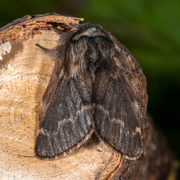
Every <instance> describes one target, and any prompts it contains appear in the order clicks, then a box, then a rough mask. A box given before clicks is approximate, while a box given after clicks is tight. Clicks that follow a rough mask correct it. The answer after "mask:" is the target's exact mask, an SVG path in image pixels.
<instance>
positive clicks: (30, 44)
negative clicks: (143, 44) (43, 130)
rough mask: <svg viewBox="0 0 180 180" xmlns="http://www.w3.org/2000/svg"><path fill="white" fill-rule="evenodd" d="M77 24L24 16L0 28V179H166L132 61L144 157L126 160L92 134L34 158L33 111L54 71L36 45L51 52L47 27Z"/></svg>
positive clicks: (53, 38)
mask: <svg viewBox="0 0 180 180" xmlns="http://www.w3.org/2000/svg"><path fill="white" fill-rule="evenodd" d="M80 21H83V19H79V18H74V17H69V16H62V15H58V14H46V15H36V16H25V17H23V18H21V19H18V20H15V21H14V22H12V23H10V24H8V25H6V26H5V27H3V28H1V29H0V42H1V44H0V59H1V61H0V72H1V73H0V97H1V98H0V120H1V124H0V143H1V146H0V174H1V178H2V179H62V180H66V179H67V180H69V179H72V180H73V179H81V180H83V179H84V180H88V179H89V180H90V179H99V180H104V179H147V180H148V179H149V180H153V179H154V180H155V179H166V177H167V176H168V173H169V170H170V168H171V166H172V163H173V156H172V154H171V151H170V150H169V148H168V146H167V144H166V141H165V138H164V137H163V136H162V135H161V133H159V131H158V130H157V129H156V128H155V127H154V125H153V123H152V120H151V118H149V117H147V116H146V118H145V119H144V117H145V113H146V107H147V94H146V81H145V77H144V75H143V73H142V71H141V69H140V68H139V65H137V64H136V62H135V61H133V62H131V61H129V60H127V62H126V63H127V64H128V63H129V66H132V68H133V67H135V68H136V70H137V69H138V70H137V72H135V73H134V75H132V74H129V76H133V78H134V79H135V80H136V81H132V82H130V83H132V84H134V85H135V87H138V90H137V91H138V93H137V97H136V98H138V102H140V104H141V105H140V110H139V112H140V113H139V112H137V115H139V116H140V117H141V122H140V124H141V129H142V132H143V144H144V148H143V150H144V153H143V155H142V156H141V157H140V158H139V159H138V160H135V161H130V160H127V159H126V158H125V157H124V156H123V155H121V154H120V153H118V152H116V151H114V150H113V149H112V148H111V147H109V146H107V145H106V144H105V143H103V142H102V141H100V140H99V139H98V138H97V137H96V135H94V134H93V136H92V138H91V139H90V140H89V141H88V142H87V143H86V144H85V145H83V146H82V147H80V148H79V149H77V150H76V151H75V152H73V153H71V154H69V155H67V156H65V157H61V158H58V159H42V158H41V159H40V158H38V157H37V156H36V153H35V149H34V148H35V140H36V135H37V131H38V127H39V108H40V104H41V100H42V96H43V94H44V92H45V89H46V87H47V85H48V82H49V79H50V77H51V73H52V70H53V67H54V62H53V61H51V59H50V57H48V56H47V55H46V54H44V53H43V52H42V51H41V49H40V48H38V47H37V46H36V43H39V44H40V45H42V46H44V47H46V48H49V49H50V48H53V47H55V46H56V45H57V43H58V39H59V36H58V35H57V33H56V32H55V31H53V30H52V29H51V28H49V27H54V28H56V29H59V30H60V31H62V33H64V32H68V31H70V30H71V29H73V28H74V26H75V25H76V24H78V23H80ZM120 46H122V45H121V44H120ZM122 48H125V47H124V46H122ZM125 53H126V52H125ZM127 74H128V71H127ZM133 78H132V79H133ZM138 113H139V114H138Z"/></svg>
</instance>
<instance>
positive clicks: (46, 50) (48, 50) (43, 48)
mask: <svg viewBox="0 0 180 180" xmlns="http://www.w3.org/2000/svg"><path fill="white" fill-rule="evenodd" d="M36 46H37V47H39V48H40V49H42V50H43V51H44V52H45V53H46V54H48V53H49V52H50V51H51V50H50V49H47V48H45V47H43V46H41V45H39V44H38V43H36Z"/></svg>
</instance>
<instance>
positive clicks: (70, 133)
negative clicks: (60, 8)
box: [35, 23, 143, 160]
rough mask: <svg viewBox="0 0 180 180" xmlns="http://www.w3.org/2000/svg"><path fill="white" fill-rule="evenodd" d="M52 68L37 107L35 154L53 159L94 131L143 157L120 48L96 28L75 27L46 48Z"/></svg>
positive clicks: (133, 156) (131, 155)
mask: <svg viewBox="0 0 180 180" xmlns="http://www.w3.org/2000/svg"><path fill="white" fill-rule="evenodd" d="M37 46H39V47H40V48H41V49H43V50H44V52H46V53H48V54H49V55H50V56H51V57H52V58H53V59H54V60H55V67H54V70H53V73H52V76H51V79H50V81H49V85H48V87H47V89H46V92H45V94H44V96H43V99H42V105H41V108H40V117H39V118H40V123H39V129H40V130H39V133H38V136H37V138H36V147H35V150H36V153H37V155H39V156H41V157H55V156H57V155H61V154H65V153H68V152H69V151H71V150H73V149H76V148H78V147H80V146H81V145H83V144H84V143H85V142H86V141H87V140H88V139H89V138H90V137H91V135H92V133H93V132H95V133H96V135H97V136H98V137H99V138H100V139H101V140H103V141H104V142H106V143H108V144H109V145H110V146H111V147H113V148H114V149H115V150H117V151H118V152H120V153H122V154H124V155H125V156H126V158H128V159H131V160H134V159H137V158H138V157H140V156H141V154H142V147H143V144H142V139H141V129H140V125H139V119H138V118H137V116H136V115H135V112H134V109H133V106H132V103H133V102H132V101H133V98H132V96H133V95H132V92H131V91H130V90H129V88H128V87H127V82H126V79H125V77H124V73H123V72H122V69H121V68H119V66H120V65H121V64H123V63H124V62H123V60H122V58H121V50H120V48H119V47H118V45H117V43H116V42H115V41H114V40H113V37H112V36H111V35H110V34H109V33H108V32H106V31H105V30H103V29H102V28H101V27H99V26H96V25H92V24H86V23H85V24H79V25H77V26H76V30H74V31H70V32H67V33H64V34H61V37H60V40H59V45H58V46H57V47H55V48H54V49H51V50H49V49H46V48H44V47H42V46H40V45H38V44H37Z"/></svg>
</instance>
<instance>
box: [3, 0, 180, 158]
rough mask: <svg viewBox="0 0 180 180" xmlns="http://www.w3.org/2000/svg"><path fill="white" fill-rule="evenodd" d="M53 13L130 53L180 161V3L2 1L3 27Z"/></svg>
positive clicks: (151, 109)
mask: <svg viewBox="0 0 180 180" xmlns="http://www.w3.org/2000/svg"><path fill="white" fill-rule="evenodd" d="M50 12H57V13H61V14H67V15H72V16H76V17H82V18H84V19H85V22H90V23H92V24H100V25H101V26H103V27H104V29H106V30H107V31H109V32H111V33H112V35H114V36H115V37H117V38H118V39H119V41H120V42H121V43H122V44H124V45H125V46H126V47H127V48H128V49H129V50H130V52H131V54H132V55H133V56H134V57H135V58H136V60H137V61H138V63H139V64H140V66H141V67H142V69H143V72H144V74H145V76H146V78H147V90H148V95H149V102H148V112H149V113H150V114H151V116H152V117H153V119H154V121H155V123H156V125H157V126H158V127H159V129H160V130H161V131H162V132H163V133H164V134H165V135H166V136H167V140H168V143H169V146H170V147H171V148H172V149H173V151H174V152H175V155H176V157H177V159H180V115H179V113H180V105H179V104H180V103H179V101H180V95H179V93H180V1H179V0H171V1H169V0H146V1H144V0H133V1H132V0H76V1H75V0H67V1H62V0H59V1H56V0H38V1H37V0H31V1H25V0H17V1H15V0H1V2H0V17H1V18H0V26H1V27H2V26H4V25H6V24H7V23H9V22H12V21H13V20H15V19H17V18H21V17H23V16H24V15H35V14H44V13H50Z"/></svg>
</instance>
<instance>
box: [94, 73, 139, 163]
mask: <svg viewBox="0 0 180 180" xmlns="http://www.w3.org/2000/svg"><path fill="white" fill-rule="evenodd" d="M115 74H116V75H115ZM123 83H124V82H123V81H122V79H121V77H120V75H119V74H118V73H113V76H110V75H109V74H108V73H106V72H105V71H101V72H98V73H97V78H96V80H95V84H94V87H93V89H94V91H93V103H94V106H95V107H94V108H95V109H94V121H95V128H96V133H97V135H98V136H99V137H100V139H102V140H104V141H105V142H107V143H108V144H110V145H111V146H112V147H113V148H115V149H116V150H117V151H119V152H121V153H123V154H125V155H126V157H127V158H129V159H132V160H133V159H137V158H138V157H139V156H140V155H141V153H142V140H141V129H140V126H139V122H138V120H137V118H136V115H135V113H134V110H133V108H132V102H131V100H130V98H129V96H130V94H128V93H129V91H126V87H125V84H123Z"/></svg>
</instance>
